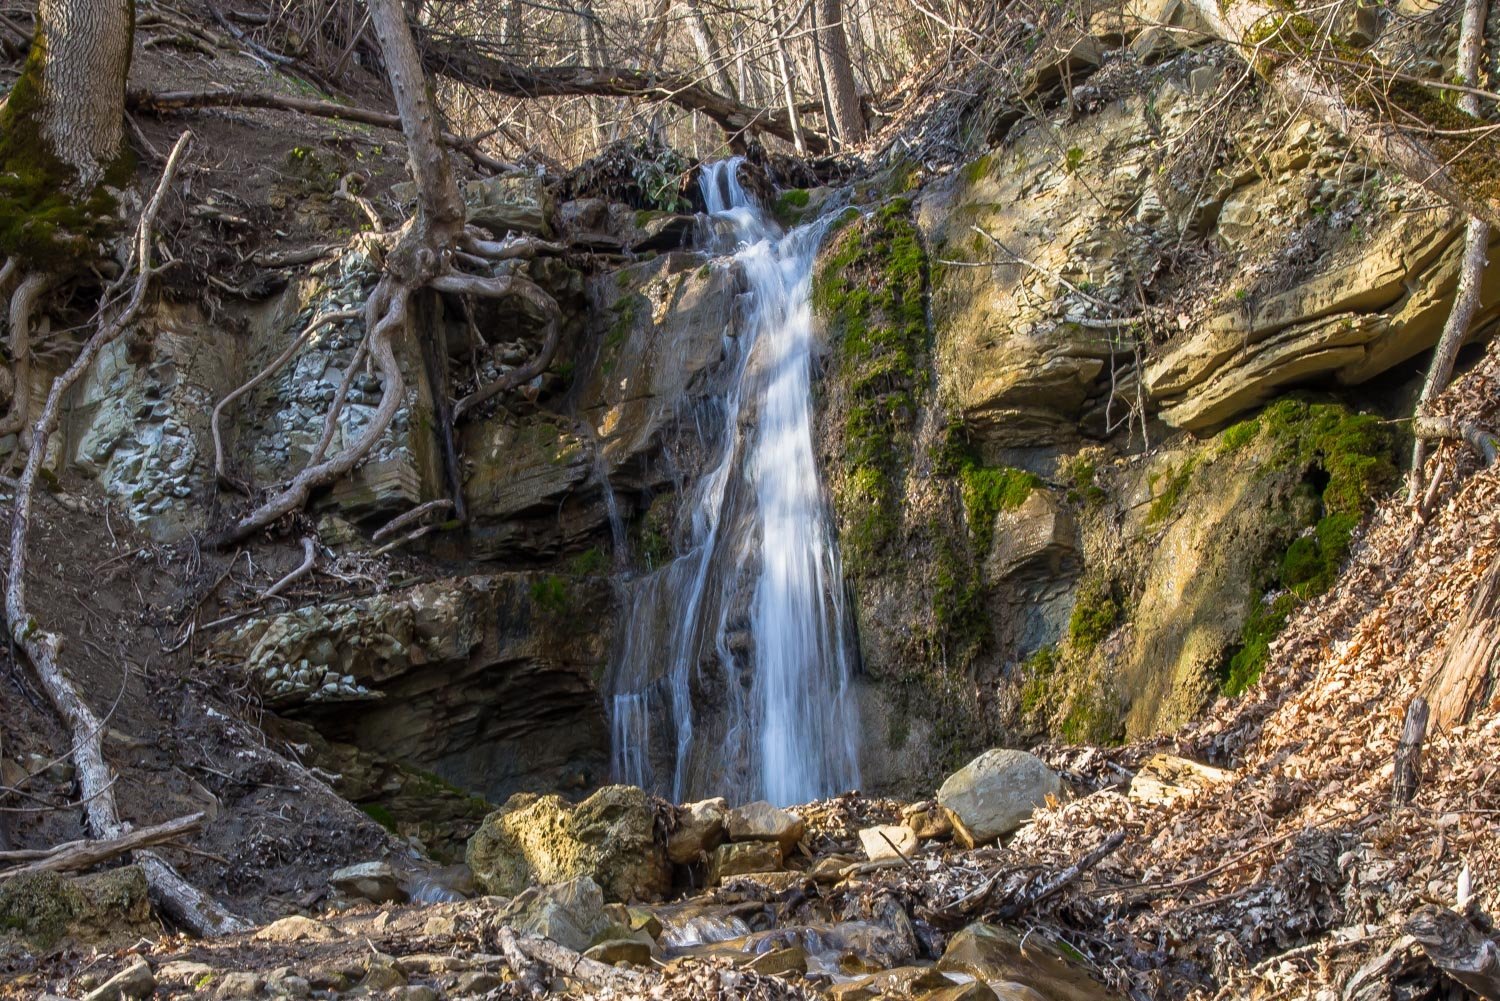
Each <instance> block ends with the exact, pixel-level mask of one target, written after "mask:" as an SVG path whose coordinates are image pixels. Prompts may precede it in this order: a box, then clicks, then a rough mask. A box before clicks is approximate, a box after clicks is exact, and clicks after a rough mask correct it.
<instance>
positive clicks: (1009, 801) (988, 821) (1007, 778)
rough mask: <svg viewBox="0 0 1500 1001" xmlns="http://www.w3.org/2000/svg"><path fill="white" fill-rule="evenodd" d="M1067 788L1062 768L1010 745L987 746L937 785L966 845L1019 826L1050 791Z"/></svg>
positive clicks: (980, 842) (999, 834) (946, 808)
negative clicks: (1061, 776)
mask: <svg viewBox="0 0 1500 1001" xmlns="http://www.w3.org/2000/svg"><path fill="white" fill-rule="evenodd" d="M1061 792H1062V781H1061V780H1060V779H1059V778H1058V777H1057V773H1056V772H1054V771H1053V770H1052V769H1051V768H1049V767H1047V764H1046V763H1045V762H1044V761H1042V759H1041V758H1038V757H1037V756H1036V755H1034V754H1028V753H1026V752H1025V751H1016V750H1011V749H1009V748H1003V747H1001V748H994V749H992V750H989V751H985V752H984V753H983V754H981V755H980V756H979V757H977V758H975V759H974V760H973V761H971V762H969V763H968V764H967V765H965V766H964V767H962V768H960V769H959V770H958V771H956V772H954V773H953V774H952V775H950V776H948V779H947V781H945V782H944V783H943V787H942V788H941V789H940V790H938V802H940V803H942V804H943V809H945V810H947V811H948V814H949V816H950V818H951V819H952V821H953V828H954V833H955V835H956V836H957V837H958V838H959V840H960V841H962V842H963V843H964V844H965V845H966V846H967V847H973V846H975V845H980V844H984V843H986V842H989V841H993V840H995V839H996V838H998V837H1001V836H1003V835H1006V834H1009V833H1010V832H1011V831H1014V830H1015V829H1016V828H1018V827H1020V826H1021V824H1023V823H1024V822H1025V821H1026V820H1027V818H1029V817H1030V816H1031V813H1032V811H1033V810H1035V809H1036V808H1037V807H1038V806H1041V805H1042V804H1043V803H1045V802H1046V799H1047V797H1048V796H1057V795H1058V794H1059V793H1061Z"/></svg>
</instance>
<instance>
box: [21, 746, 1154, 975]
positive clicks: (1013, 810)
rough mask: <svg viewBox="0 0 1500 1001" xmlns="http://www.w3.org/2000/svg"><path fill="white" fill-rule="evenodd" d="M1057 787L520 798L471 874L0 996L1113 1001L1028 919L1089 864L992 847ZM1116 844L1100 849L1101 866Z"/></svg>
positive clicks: (999, 765)
mask: <svg viewBox="0 0 1500 1001" xmlns="http://www.w3.org/2000/svg"><path fill="white" fill-rule="evenodd" d="M1147 772H1152V770H1151V769H1145V770H1143V771H1142V774H1146V773H1147ZM1152 774H1155V775H1156V776H1157V778H1156V779H1154V780H1152V781H1153V782H1155V783H1156V784H1155V785H1152V784H1151V783H1150V782H1140V783H1138V784H1140V785H1141V788H1142V790H1143V792H1142V795H1150V796H1155V797H1158V798H1159V797H1160V796H1161V795H1162V789H1163V788H1164V786H1163V783H1165V784H1166V786H1171V787H1174V788H1180V787H1181V782H1180V780H1181V778H1182V772H1181V771H1180V770H1179V771H1178V772H1177V773H1175V776H1176V777H1175V778H1174V777H1173V774H1174V773H1172V772H1171V770H1170V769H1163V768H1156V769H1155V770H1154V772H1152ZM1062 787H1063V783H1062V780H1061V779H1060V778H1059V776H1058V774H1057V773H1056V772H1055V771H1054V770H1053V769H1052V768H1050V767H1049V766H1048V765H1046V764H1045V763H1043V762H1042V761H1041V760H1040V759H1038V758H1036V757H1033V756H1032V755H1029V754H1026V753H1023V752H1018V751H1006V750H995V751H990V752H986V753H985V754H984V755H981V756H980V757H979V758H977V759H975V760H974V761H973V762H971V763H970V764H969V765H968V766H966V767H965V768H964V769H961V770H960V771H959V772H957V773H955V774H954V775H953V776H950V777H949V779H948V780H947V781H946V782H945V783H944V784H943V787H942V789H941V791H940V793H939V795H938V797H937V799H935V800H932V801H927V802H919V803H901V802H898V801H894V800H877V799H866V798H862V797H860V796H858V795H856V794H852V793H851V794H849V795H846V796H842V797H837V798H834V799H828V800H822V801H818V802H814V803H810V804H806V805H804V806H800V807H796V808H792V809H782V808H778V807H775V806H772V805H770V804H768V803H764V802H757V803H750V804H744V805H740V806H737V807H730V806H729V805H728V804H727V803H725V802H724V801H723V800H705V801H701V802H697V803H693V804H688V805H682V806H674V805H671V804H668V803H666V802H664V801H662V800H659V799H655V798H653V797H650V796H648V795H647V794H646V793H644V792H643V791H641V790H640V789H638V788H635V787H633V786H620V785H616V786H607V787H605V788H603V789H601V790H599V791H598V792H596V793H594V794H593V795H591V796H589V797H587V798H586V799H584V800H582V801H581V802H579V803H576V804H571V803H568V802H567V801H565V800H564V799H562V798H561V797H559V796H555V795H549V796H536V795H532V794H526V793H521V794H517V795H515V796H513V797H511V799H510V800H509V801H508V802H507V803H506V805H505V806H504V807H503V808H502V809H500V810H498V811H496V812H495V813H493V814H491V815H490V816H489V817H487V818H486V820H485V822H484V824H483V826H482V827H481V829H480V830H479V832H478V833H477V834H476V835H475V836H474V837H473V838H472V839H471V840H470V843H469V846H468V855H467V860H468V862H467V865H466V866H452V867H448V868H446V869H433V868H431V867H430V866H425V865H423V864H420V863H418V862H416V861H414V860H411V859H402V858H397V857H391V858H387V859H383V860H376V861H370V862H367V863H364V864H361V865H356V866H351V867H348V868H345V869H342V870H339V871H337V872H334V873H331V874H330V875H329V878H328V885H327V889H326V891H325V892H324V893H323V894H321V895H320V897H321V899H318V900H316V901H309V905H308V907H307V908H305V910H306V913H305V914H294V915H290V916H287V917H284V918H281V919H280V920H277V921H275V922H273V923H271V924H269V925H266V926H264V927H261V928H259V929H257V930H255V931H253V932H250V933H247V934H245V935H241V936H233V937H229V938H225V939H219V940H213V941H188V940H184V939H172V938H166V939H161V940H158V941H156V942H154V943H152V942H149V940H146V939H140V938H137V939H135V940H134V941H133V942H131V941H129V940H124V941H121V942H118V943H117V944H119V945H121V946H123V948H121V949H120V951H117V952H115V953H113V954H109V955H107V956H105V955H100V954H98V953H95V954H94V955H93V956H91V957H88V958H86V959H85V958H81V957H83V955H84V954H83V953H81V952H79V951H77V950H76V949H68V948H63V949H62V950H61V951H58V952H55V953H54V958H53V959H52V960H51V961H49V962H44V963H41V964H40V965H39V966H38V967H37V969H36V971H35V972H34V973H32V974H30V975H28V976H25V977H22V978H19V979H18V980H16V981H14V982H13V983H12V984H11V985H10V986H9V987H0V996H26V997H66V998H75V999H76V998H87V999H89V1001H104V999H111V1001H113V999H118V998H137V997H148V996H157V997H175V996H186V995H195V996H199V995H201V996H207V997H217V998H251V997H336V996H351V997H389V998H406V999H412V1001H417V999H438V998H471V997H489V998H515V997H540V996H552V995H557V996H576V997H593V996H598V997H660V998H668V997H672V998H675V997H713V998H720V997H724V998H746V999H748V998H767V999H770V998H804V997H807V998H811V997H828V998H833V999H837V1001H863V999H867V998H870V999H873V998H904V999H914V1001H915V999H921V1001H961V999H962V1001H989V999H995V998H999V999H1005V1001H1035V999H1057V1001H1074V999H1079V1001H1081V999H1085V998H1104V997H1112V996H1116V994H1114V993H1113V992H1112V991H1111V990H1110V988H1109V986H1107V982H1108V981H1109V980H1110V975H1109V970H1108V969H1107V968H1106V967H1104V966H1101V965H1100V964H1098V963H1097V962H1095V961H1093V960H1091V959H1090V958H1089V957H1088V956H1086V955H1085V954H1084V953H1083V952H1081V951H1080V950H1079V949H1078V948H1077V947H1075V946H1074V945H1071V944H1069V943H1068V941H1066V936H1059V935H1055V934H1053V933H1051V932H1049V931H1048V930H1047V928H1046V927H1045V925H1044V924H1042V923H1040V922H1037V921H1034V920H1028V911H1029V910H1030V908H1031V905H1032V904H1034V903H1037V902H1040V901H1042V900H1044V899H1046V898H1047V897H1049V896H1051V895H1053V894H1055V893H1056V892H1057V891H1058V890H1059V889H1061V888H1063V887H1064V886H1067V885H1068V884H1069V883H1071V882H1073V881H1075V880H1077V879H1078V877H1079V876H1080V875H1082V874H1083V873H1084V872H1086V870H1087V869H1088V867H1089V865H1090V864H1091V863H1090V861H1089V859H1087V858H1086V859H1084V860H1083V863H1082V864H1081V865H1080V864H1077V863H1076V862H1075V864H1074V865H1073V866H1072V871H1071V872H1070V871H1069V869H1068V867H1067V866H1049V865H1045V864H1036V859H1035V858H1034V857H1033V858H1032V859H1031V860H1030V861H1029V863H1026V864H1018V860H1019V859H1020V858H1021V856H1019V855H1017V854H1016V853H1014V852H1013V851H1012V850H1011V849H1010V848H1008V847H1004V846H1003V845H1002V844H1001V843H1000V841H1001V839H1003V838H1004V837H1005V836H1006V835H1010V834H1011V833H1012V832H1014V831H1016V830H1017V829H1018V828H1020V827H1022V826H1023V825H1025V824H1026V822H1027V820H1028V818H1029V817H1030V815H1031V813H1032V811H1033V810H1035V809H1037V808H1045V807H1047V806H1048V805H1049V804H1051V805H1055V804H1056V802H1057V797H1058V796H1059V795H1062ZM1118 844H1119V839H1118V838H1115V839H1114V840H1113V841H1112V842H1111V840H1110V839H1108V838H1106V839H1105V841H1104V843H1103V845H1102V848H1101V849H1100V850H1098V851H1095V852H1093V853H1092V855H1093V860H1094V861H1097V859H1098V858H1099V857H1102V856H1103V855H1104V854H1106V853H1107V852H1108V851H1110V850H1112V848H1113V847H1114V846H1117V845H1118ZM121 871H124V870H121ZM48 879H50V880H53V881H61V878H60V877H57V876H55V875H51V874H48V875H47V877H46V878H39V879H38V880H37V881H36V882H37V885H36V886H34V887H32V888H31V892H32V893H33V895H34V896H38V895H45V893H44V890H45V888H44V887H43V886H42V885H41V884H43V883H46V882H47V880H48ZM23 881H24V880H23V879H18V880H13V881H11V883H10V884H8V885H7V886H6V887H4V888H0V909H4V908H7V907H8V908H9V910H7V912H6V913H9V914H12V915H18V914H20V912H19V911H18V910H17V908H16V907H15V904H16V900H17V893H16V890H17V889H18V886H17V885H18V884H20V883H22V882H23ZM99 906H100V908H102V910H103V911H106V912H107V911H108V907H109V905H108V903H107V902H104V903H101V904H100V905H99ZM75 917H76V915H75ZM55 930H56V929H55V928H54V931H55ZM69 934H72V935H78V936H79V937H80V938H81V937H82V929H81V928H78V927H71V926H70V927H69V928H68V929H67V930H66V932H65V933H64V942H66V941H67V935H69ZM106 938H107V936H106ZM96 941H97V939H96ZM106 944H108V943H107V942H106ZM16 990H20V991H22V992H23V993H22V994H19V995H17V994H15V993H14V992H15V991H16Z"/></svg>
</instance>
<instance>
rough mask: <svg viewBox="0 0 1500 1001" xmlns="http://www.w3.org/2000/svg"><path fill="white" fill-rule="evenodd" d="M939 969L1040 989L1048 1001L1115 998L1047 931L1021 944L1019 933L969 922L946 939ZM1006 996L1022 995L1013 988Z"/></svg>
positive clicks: (1093, 1000)
mask: <svg viewBox="0 0 1500 1001" xmlns="http://www.w3.org/2000/svg"><path fill="white" fill-rule="evenodd" d="M937 969H939V970H942V971H944V972H950V971H951V972H956V973H967V974H969V975H970V976H973V977H977V978H979V979H980V980H983V981H987V982H989V983H991V984H996V983H999V984H1004V985H1014V986H1016V987H1019V988H1028V989H1030V990H1033V991H1036V992H1037V993H1038V994H1039V995H1041V997H1042V998H1045V999H1047V1001H1105V999H1108V998H1110V997H1112V995H1111V994H1109V993H1108V992H1107V991H1105V989H1104V987H1103V985H1101V984H1100V983H1098V982H1097V981H1096V980H1094V979H1093V978H1092V977H1090V976H1089V975H1088V974H1087V973H1085V972H1084V971H1083V970H1082V969H1080V968H1079V967H1077V966H1075V965H1073V964H1071V963H1069V962H1068V961H1067V960H1065V959H1063V958H1062V956H1061V955H1060V953H1059V952H1058V951H1057V950H1056V948H1055V947H1054V946H1052V945H1051V944H1050V943H1049V942H1048V941H1047V940H1046V937H1045V936H1044V935H1041V934H1032V935H1028V936H1027V939H1026V947H1025V948H1024V949H1023V948H1022V947H1021V939H1020V937H1019V936H1017V935H1016V934H1015V933H1013V932H1011V931H1009V930H1007V929H1004V928H997V927H995V926H993V925H986V924H980V923H976V924H971V925H969V926H968V927H967V928H964V929H963V930H962V931H960V932H959V933H958V934H956V935H954V936H953V938H952V939H950V940H949V942H948V948H947V949H946V950H944V952H943V956H942V958H941V959H939V960H938V963H937ZM1001 996H1002V997H1004V998H1007V999H1010V998H1018V997H1021V996H1022V995H1020V994H1018V993H1016V992H1015V991H1012V992H1011V993H1009V994H1002V995H1001Z"/></svg>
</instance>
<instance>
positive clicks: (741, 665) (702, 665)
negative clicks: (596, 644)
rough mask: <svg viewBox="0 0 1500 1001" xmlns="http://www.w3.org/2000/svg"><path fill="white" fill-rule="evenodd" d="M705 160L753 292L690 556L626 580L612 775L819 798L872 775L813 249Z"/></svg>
mask: <svg viewBox="0 0 1500 1001" xmlns="http://www.w3.org/2000/svg"><path fill="white" fill-rule="evenodd" d="M739 166H740V160H739V159H737V158H736V159H731V160H726V161H723V162H721V163H717V164H712V165H710V166H707V167H705V168H704V169H703V173H702V179H701V181H700V184H701V186H702V188H703V192H704V198H705V202H706V203H707V206H708V210H709V218H708V220H707V222H708V229H709V230H710V231H711V232H712V233H713V234H714V236H713V237H712V239H713V240H714V241H715V242H716V244H717V246H716V247H715V248H714V249H716V250H718V251H720V252H721V253H722V254H728V255H732V257H731V258H730V259H728V260H726V259H723V258H721V259H719V260H718V261H717V262H716V265H715V266H738V267H739V268H740V269H741V271H742V273H743V276H744V285H745V288H746V291H745V293H744V295H743V296H742V298H741V302H740V307H741V321H740V322H739V323H738V324H737V325H736V327H735V329H733V330H730V331H726V334H725V356H726V362H725V365H726V368H727V369H728V372H727V377H726V378H725V380H724V385H723V391H722V394H721V396H720V397H719V398H718V399H717V400H716V401H715V407H714V411H713V420H711V421H708V422H706V423H708V424H711V425H714V426H711V427H707V428H702V429H701V433H702V436H703V440H704V443H705V446H706V451H707V453H708V454H707V461H706V463H705V467H704V470H703V472H702V474H701V475H700V476H699V477H698V478H697V480H696V482H695V483H693V484H692V485H691V486H690V487H689V488H687V489H686V490H685V491H684V492H683V496H682V504H683V505H684V506H683V508H682V513H683V516H684V518H685V519H686V520H687V521H689V522H690V526H691V527H690V538H689V539H688V540H687V545H686V546H685V547H683V548H682V550H681V555H679V556H678V557H677V558H676V559H675V560H673V561H672V562H670V563H668V564H667V565H665V566H663V567H662V568H660V569H659V570H656V571H655V572H653V573H650V574H647V575H645V576H643V577H640V578H638V579H636V580H632V581H629V582H627V583H626V584H625V585H624V587H625V592H626V593H625V608H626V609H627V614H628V620H627V625H626V629H625V635H624V639H623V642H622V643H621V646H620V649H619V650H618V652H617V654H616V657H615V661H614V663H613V664H612V666H611V670H610V676H609V682H608V691H609V693H610V694H609V700H610V721H611V729H612V733H611V739H612V743H613V771H614V777H615V780H616V781H620V782H629V783H633V784H636V785H640V786H643V787H645V788H647V789H652V790H655V791H657V792H660V793H662V794H663V795H670V796H671V797H672V798H673V799H675V800H678V801H683V800H688V799H694V798H698V797H701V796H707V795H722V796H726V797H729V798H730V799H731V800H735V801H745V800H750V799H756V798H765V799H769V800H771V801H772V802H774V803H780V804H792V803H799V802H806V801H808V800H811V799H815V798H818V797H821V796H826V795H830V794H832V793H836V792H841V791H844V790H846V789H851V788H854V787H856V786H857V785H858V783H859V768H858V763H857V757H856V746H857V744H856V735H857V729H858V724H857V718H856V711H855V706H854V698H853V693H852V692H851V690H850V664H849V641H848V636H847V635H846V626H845V624H846V621H847V616H846V614H845V609H844V605H843V583H842V576H841V573H840V568H839V558H838V549H837V545H836V542H835V539H834V535H833V529H832V525H831V523H830V519H829V513H828V510H827V506H826V504H825V503H824V499H823V492H822V488H821V482H820V479H819V476H818V468H817V464H816V461H815V458H814V454H813V439H812V398H811V392H812V385H811V376H812V363H813V355H812V352H813V336H812V316H811V309H810V304H809V301H808V300H809V295H810V292H811V286H812V266H813V258H814V256H815V255H816V253H817V249H818V244H819V243H820V241H821V240H822V237H823V234H824V231H825V229H826V227H827V222H826V220H822V221H817V222H813V223H810V224H808V225H805V226H801V227H798V228H796V229H793V230H792V231H791V232H789V233H785V234H783V233H782V232H781V229H780V227H778V226H777V224H776V223H775V222H774V221H773V220H772V219H771V218H770V217H769V216H768V215H767V214H766V213H765V211H764V210H763V209H762V208H761V207H760V206H759V205H757V204H756V203H755V201H754V199H753V198H751V197H750V196H749V195H748V194H747V193H746V191H745V190H744V188H743V187H742V186H741V185H740V182H739V178H738V169H739Z"/></svg>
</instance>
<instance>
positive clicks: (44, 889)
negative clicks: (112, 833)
mask: <svg viewBox="0 0 1500 1001" xmlns="http://www.w3.org/2000/svg"><path fill="white" fill-rule="evenodd" d="M154 930H155V929H154V926H153V924H152V921H151V904H150V902H149V901H148V899H147V897H146V874H145V873H144V872H142V871H141V869H140V867H138V866H133V865H132V866H125V867H124V868H120V869H110V870H108V871H106V872H101V873H96V874H94V875H92V876H83V877H79V878H76V879H70V878H68V877H66V876H62V875H59V874H58V873H55V872H37V873H29V874H27V875H23V876H16V877H14V878H12V879H8V880H5V881H4V882H0V934H6V935H14V936H16V937H18V938H20V939H21V940H22V941H24V942H25V943H27V944H28V945H30V946H31V947H33V948H36V949H41V950H47V951H50V950H52V949H54V948H55V947H57V946H59V945H61V944H63V943H65V942H74V943H78V944H85V943H86V944H90V945H101V946H109V945H114V944H119V943H122V942H128V941H133V940H134V939H136V938H138V937H140V936H142V935H151V934H153V932H154Z"/></svg>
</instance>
